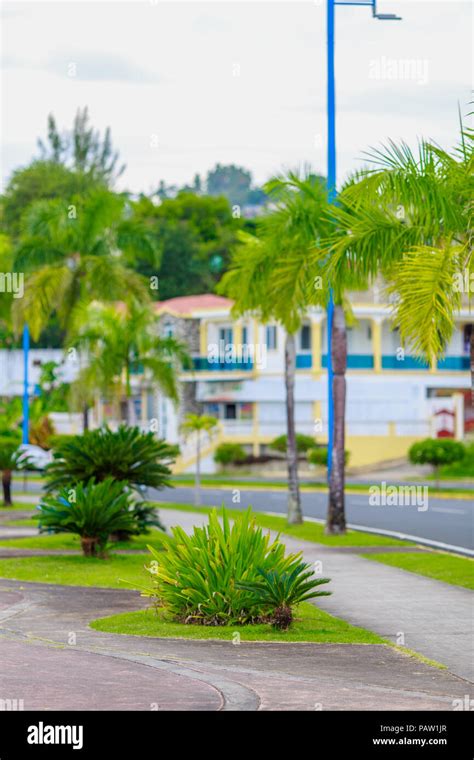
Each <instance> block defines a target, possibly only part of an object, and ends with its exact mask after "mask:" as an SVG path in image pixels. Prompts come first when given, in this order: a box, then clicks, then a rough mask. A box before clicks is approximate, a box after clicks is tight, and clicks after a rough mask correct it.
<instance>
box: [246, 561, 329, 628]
mask: <svg viewBox="0 0 474 760" xmlns="http://www.w3.org/2000/svg"><path fill="white" fill-rule="evenodd" d="M310 568H311V565H308V564H306V563H305V562H300V561H299V560H298V559H296V560H295V562H294V563H293V565H292V566H291V567H290V568H289V569H288V570H287V571H285V572H284V573H281V574H278V573H276V572H275V571H274V570H270V571H267V572H265V571H264V570H260V569H259V570H257V573H258V575H259V576H260V579H259V580H258V581H253V582H249V581H247V582H245V583H239V584H238V587H239V588H241V589H243V590H246V591H250V592H251V593H252V595H253V600H254V602H255V603H256V604H258V605H262V606H263V607H264V609H266V610H267V614H268V619H269V622H271V623H272V624H273V625H274V627H275V628H279V629H280V630H284V631H286V630H287V629H288V628H289V627H290V625H291V623H292V620H293V610H292V607H293V606H294V605H297V604H300V603H301V602H305V601H307V600H308V599H313V598H314V597H316V596H329V595H330V594H331V592H330V591H316V588H317V586H321V585H323V584H325V583H329V578H314V576H313V571H312V570H311V569H310Z"/></svg>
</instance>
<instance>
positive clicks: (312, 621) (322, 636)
mask: <svg viewBox="0 0 474 760" xmlns="http://www.w3.org/2000/svg"><path fill="white" fill-rule="evenodd" d="M295 617H296V620H295V622H294V623H293V625H292V626H291V628H290V630H289V631H286V632H283V631H275V630H274V629H273V628H272V626H271V625H269V624H262V625H233V626H227V625H225V626H224V625H223V626H212V627H211V626H204V625H185V624H184V623H175V622H173V620H171V619H170V618H169V617H168V616H167V614H166V613H165V612H163V611H162V610H159V611H158V612H155V610H154V609H149V610H142V611H140V612H124V613H122V614H120V615H112V616H110V617H106V618H99V619H98V620H94V621H93V622H92V623H91V624H90V625H91V628H94V629H95V630H96V631H106V632H108V633H126V634H129V635H132V636H158V637H167V638H168V637H171V638H190V639H219V640H224V641H232V639H233V636H234V634H235V633H236V632H238V633H239V634H240V638H241V640H242V641H312V642H316V643H320V644H322V643H325V644H327V643H329V644H384V643H386V642H385V641H384V639H381V638H380V636H378V635H377V634H375V633H371V632H370V631H366V630H365V629H364V628H356V627H355V626H352V625H350V624H349V623H346V622H344V620H340V619H339V618H336V617H334V616H333V615H329V614H328V613H327V612H323V611H322V610H319V609H318V608H317V607H314V606H313V605H312V604H308V603H307V602H304V603H303V604H301V605H300V607H299V609H298V610H297V613H296V616H295Z"/></svg>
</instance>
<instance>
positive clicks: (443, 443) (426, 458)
mask: <svg viewBox="0 0 474 760" xmlns="http://www.w3.org/2000/svg"><path fill="white" fill-rule="evenodd" d="M465 455H466V448H465V446H464V444H462V443H460V441H454V440H453V439H452V438H425V440H424V441H418V442H417V443H414V444H413V445H412V446H411V447H410V449H409V451H408V457H409V459H410V462H411V463H412V464H430V465H431V466H432V467H433V472H434V475H435V478H436V485H439V469H440V467H442V466H443V465H449V464H454V462H460V461H462V459H464V457H465Z"/></svg>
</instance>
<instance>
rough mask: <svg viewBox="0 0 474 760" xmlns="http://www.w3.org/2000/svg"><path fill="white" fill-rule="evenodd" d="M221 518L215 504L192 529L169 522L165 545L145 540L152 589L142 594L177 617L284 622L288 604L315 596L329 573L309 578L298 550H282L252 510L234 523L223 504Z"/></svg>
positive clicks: (289, 611) (202, 621) (202, 620)
mask: <svg viewBox="0 0 474 760" xmlns="http://www.w3.org/2000/svg"><path fill="white" fill-rule="evenodd" d="M221 517H222V524H221V522H220V520H219V515H218V512H217V510H213V511H212V512H211V514H210V515H209V523H208V525H206V526H204V527H202V528H201V527H195V528H194V531H193V533H192V534H191V535H187V534H186V533H185V531H184V530H183V529H182V528H181V527H175V528H173V529H172V533H173V536H172V537H170V536H161V537H160V540H161V544H162V547H161V548H162V549H164V551H160V552H158V551H156V550H155V549H153V547H151V546H149V547H148V548H149V550H150V552H151V553H152V556H153V561H152V562H151V563H150V565H149V566H148V567H147V568H146V569H147V570H148V572H149V574H150V578H151V580H152V588H151V589H147V590H145V592H144V593H145V595H146V596H150V597H152V598H153V599H154V600H155V602H156V604H157V605H158V606H160V607H163V608H164V609H165V610H166V611H167V612H169V613H170V614H171V615H172V617H173V618H174V619H175V620H177V621H179V622H181V623H195V624H201V625H239V624H240V625H244V624H248V623H262V622H271V623H272V624H273V625H275V626H277V627H281V628H283V629H285V628H287V627H288V625H289V624H290V622H291V619H292V607H293V606H294V605H295V604H298V603H299V602H300V601H303V600H304V599H309V598H312V597H314V596H317V595H318V594H319V593H320V592H317V591H316V588H317V586H319V585H320V584H321V583H327V582H328V579H325V578H324V579H315V578H311V576H312V572H311V571H310V569H309V565H305V564H304V563H302V562H301V555H300V554H290V555H288V556H285V547H284V545H283V544H282V543H281V542H280V541H279V540H278V539H276V540H274V541H272V540H271V539H270V535H269V534H267V535H264V533H263V531H262V529H261V528H259V527H257V526H256V524H255V520H254V519H253V518H252V515H251V511H250V509H248V510H247V511H246V512H244V513H243V514H242V515H241V516H239V517H238V518H237V519H236V520H235V521H234V522H233V524H232V525H231V524H230V521H229V518H228V515H227V513H226V510H225V509H222V512H221ZM262 586H263V587H262Z"/></svg>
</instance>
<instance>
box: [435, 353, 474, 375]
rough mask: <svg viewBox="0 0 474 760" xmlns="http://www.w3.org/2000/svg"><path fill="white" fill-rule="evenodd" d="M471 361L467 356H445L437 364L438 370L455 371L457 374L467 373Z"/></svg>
mask: <svg viewBox="0 0 474 760" xmlns="http://www.w3.org/2000/svg"><path fill="white" fill-rule="evenodd" d="M470 366H471V360H470V358H469V356H445V357H444V359H440V361H439V362H438V369H440V370H457V371H458V372H459V371H461V372H463V371H464V372H467V371H468V370H469V369H470Z"/></svg>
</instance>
